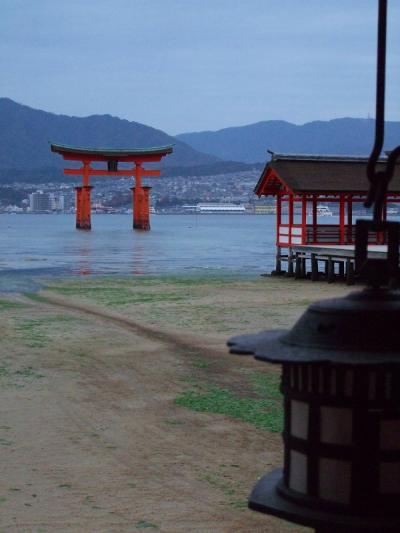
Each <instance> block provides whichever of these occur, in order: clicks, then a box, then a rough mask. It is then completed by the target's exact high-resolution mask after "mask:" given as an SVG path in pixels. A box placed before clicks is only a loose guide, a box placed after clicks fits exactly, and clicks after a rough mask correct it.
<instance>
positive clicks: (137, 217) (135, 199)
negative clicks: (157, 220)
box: [131, 185, 151, 231]
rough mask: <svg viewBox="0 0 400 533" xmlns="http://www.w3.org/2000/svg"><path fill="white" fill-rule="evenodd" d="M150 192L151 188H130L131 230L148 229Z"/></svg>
mask: <svg viewBox="0 0 400 533" xmlns="http://www.w3.org/2000/svg"><path fill="white" fill-rule="evenodd" d="M150 190H151V187H148V186H144V187H143V186H142V187H138V186H137V185H135V187H131V191H132V206H133V229H143V230H146V231H148V230H149V229H150Z"/></svg>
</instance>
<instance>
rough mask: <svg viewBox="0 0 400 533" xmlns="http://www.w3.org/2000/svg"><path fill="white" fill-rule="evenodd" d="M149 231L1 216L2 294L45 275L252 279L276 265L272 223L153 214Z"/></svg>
mask: <svg viewBox="0 0 400 533" xmlns="http://www.w3.org/2000/svg"><path fill="white" fill-rule="evenodd" d="M151 224H152V229H151V231H149V232H140V231H133V230H132V216H129V215H93V217H92V228H93V229H92V231H90V232H86V231H79V230H76V229H75V217H74V216H73V215H1V216H0V227H1V239H0V247H1V254H0V289H1V290H4V289H7V288H9V289H11V290H22V289H24V288H25V286H26V285H29V288H32V284H33V285H34V284H35V283H40V279H41V278H43V277H50V276H55V275H57V276H60V275H61V276H71V275H72V276H80V275H109V274H118V275H141V274H146V275H172V274H177V275H182V274H186V275H192V274H193V275H196V274H199V273H202V274H207V273H209V274H210V275H214V274H216V273H221V274H229V273H230V274H234V275H244V276H249V275H250V276H257V275H259V274H262V273H264V272H266V271H269V270H271V269H273V267H274V264H275V217H274V216H268V215H265V216H254V215H253V216H252V215H153V216H152V218H151Z"/></svg>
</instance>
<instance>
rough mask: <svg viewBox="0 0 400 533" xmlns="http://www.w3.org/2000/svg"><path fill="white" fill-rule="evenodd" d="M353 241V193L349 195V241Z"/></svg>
mask: <svg viewBox="0 0 400 533" xmlns="http://www.w3.org/2000/svg"><path fill="white" fill-rule="evenodd" d="M352 243H353V198H352V196H351V194H349V195H348V196H347V242H346V244H352Z"/></svg>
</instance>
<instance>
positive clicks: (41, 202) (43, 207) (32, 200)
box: [29, 191, 54, 213]
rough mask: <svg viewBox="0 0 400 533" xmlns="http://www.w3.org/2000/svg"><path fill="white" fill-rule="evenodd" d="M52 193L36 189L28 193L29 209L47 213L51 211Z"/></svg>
mask: <svg viewBox="0 0 400 533" xmlns="http://www.w3.org/2000/svg"><path fill="white" fill-rule="evenodd" d="M52 201H53V202H54V195H51V194H50V193H47V192H43V191H36V192H33V193H31V194H30V195H29V211H31V212H32V213H47V212H49V211H52Z"/></svg>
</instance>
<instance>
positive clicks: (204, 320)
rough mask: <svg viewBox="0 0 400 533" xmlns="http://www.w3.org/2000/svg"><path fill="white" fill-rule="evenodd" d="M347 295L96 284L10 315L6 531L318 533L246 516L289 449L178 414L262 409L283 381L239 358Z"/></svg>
mask: <svg viewBox="0 0 400 533" xmlns="http://www.w3.org/2000/svg"><path fill="white" fill-rule="evenodd" d="M347 292H349V289H348V288H347V287H345V286H344V285H340V284H337V285H328V284H326V283H311V282H309V281H294V280H289V279H278V278H255V279H249V280H243V279H241V280H239V279H224V278H214V279H210V278H131V279H128V278H119V279H116V278H97V279H96V278H80V279H79V280H76V279H75V280H72V281H71V280H70V281H65V280H64V281H61V280H52V281H49V282H48V284H47V287H46V288H45V289H44V290H42V291H41V292H40V293H35V294H33V295H32V294H6V293H4V294H3V295H2V296H1V299H0V314H1V322H0V333H1V355H0V395H1V406H2V409H1V420H0V448H1V457H2V476H1V478H0V510H1V515H0V516H1V517H0V531H7V532H9V531H18V532H19V531H29V532H31V531H35V532H39V531H41V532H50V531H51V532H53V531H71V532H72V531H73V532H75V531H77V532H80V531H82V532H87V531H95V532H99V531H104V532H114V531H115V532H120V531H123V532H125V531H126V532H134V531H139V530H140V529H148V530H149V531H162V532H171V533H175V532H176V533H178V532H182V533H184V532H185V533H186V532H227V533H228V532H229V533H230V532H249V533H250V532H266V531H267V532H278V533H279V532H286V531H299V532H300V531H308V530H306V529H304V528H300V527H297V526H294V525H291V524H288V523H285V522H283V521H280V520H277V519H274V518H270V517H265V516H262V515H260V514H258V513H255V512H253V511H249V510H248V509H247V508H246V498H247V496H248V493H249V491H250V490H251V488H252V486H253V485H254V483H255V481H256V480H257V478H258V477H259V476H260V475H262V474H263V473H264V472H265V471H267V470H270V469H273V468H276V467H278V466H280V465H281V464H282V446H281V438H280V435H279V433H278V432H276V431H275V432H274V431H268V430H266V429H263V428H262V427H259V426H257V424H252V423H249V422H246V421H245V420H242V419H240V418H237V417H234V416H230V415H227V414H214V413H212V412H201V411H196V410H192V409H190V408H188V407H185V406H184V405H179V404H178V403H177V401H176V400H177V398H179V396H180V395H182V394H183V393H185V391H188V390H189V391H190V390H194V391H199V390H203V391H204V390H213V391H228V393H229V394H231V395H232V397H234V398H254V400H255V401H256V400H257V399H258V392H257V389H255V387H254V383H255V379H256V378H257V379H258V377H259V376H260V375H261V376H266V377H268V376H274V377H276V378H277V379H278V377H277V374H278V373H279V367H275V366H272V365H267V364H262V363H259V362H256V361H255V360H254V359H252V358H248V357H241V356H233V355H230V354H229V353H228V351H227V349H226V347H225V344H226V340H227V339H228V338H229V337H230V336H232V335H236V334H239V333H247V332H251V331H258V330H260V329H264V328H270V327H274V328H276V327H282V328H285V327H289V326H291V325H292V324H293V322H294V321H295V320H296V319H297V317H298V316H299V315H300V314H301V313H302V312H303V311H304V309H305V308H306V306H307V305H308V304H309V303H311V302H312V301H315V300H316V299H321V298H324V297H332V296H335V295H340V294H345V293H347Z"/></svg>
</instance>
